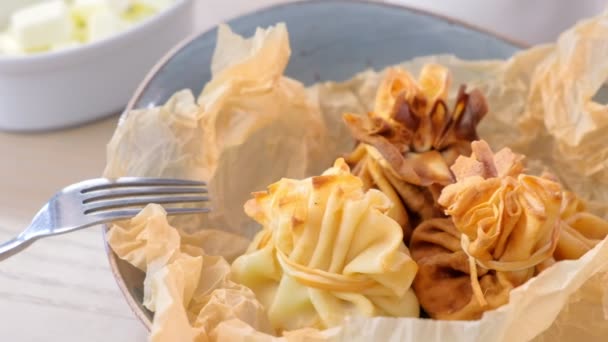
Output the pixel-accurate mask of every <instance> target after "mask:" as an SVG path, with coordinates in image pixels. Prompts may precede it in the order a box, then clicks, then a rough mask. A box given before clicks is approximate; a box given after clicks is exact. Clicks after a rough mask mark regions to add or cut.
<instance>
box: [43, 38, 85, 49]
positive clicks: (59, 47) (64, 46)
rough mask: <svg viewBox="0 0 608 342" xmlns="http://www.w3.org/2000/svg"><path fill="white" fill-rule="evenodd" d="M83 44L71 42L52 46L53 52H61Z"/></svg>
mask: <svg viewBox="0 0 608 342" xmlns="http://www.w3.org/2000/svg"><path fill="white" fill-rule="evenodd" d="M81 45H82V44H81V43H80V42H78V41H76V40H70V41H67V42H63V43H59V44H53V45H52V46H51V51H60V50H68V49H73V48H77V47H79V46H81Z"/></svg>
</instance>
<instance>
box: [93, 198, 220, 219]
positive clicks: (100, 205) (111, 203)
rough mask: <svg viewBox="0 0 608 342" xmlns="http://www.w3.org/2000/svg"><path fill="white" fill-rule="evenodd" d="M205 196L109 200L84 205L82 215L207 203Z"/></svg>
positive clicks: (207, 199)
mask: <svg viewBox="0 0 608 342" xmlns="http://www.w3.org/2000/svg"><path fill="white" fill-rule="evenodd" d="M207 201H209V198H208V197H206V196H155V197H149V196H147V197H132V198H121V199H110V200H103V201H98V202H95V203H93V204H88V205H84V214H85V215H88V214H91V213H94V212H97V211H102V210H109V209H117V208H124V207H132V206H142V205H146V204H149V203H158V204H174V203H197V202H207Z"/></svg>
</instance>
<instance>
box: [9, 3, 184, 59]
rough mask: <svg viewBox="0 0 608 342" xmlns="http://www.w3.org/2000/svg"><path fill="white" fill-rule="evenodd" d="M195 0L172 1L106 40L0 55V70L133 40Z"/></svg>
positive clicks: (70, 56) (77, 54)
mask: <svg viewBox="0 0 608 342" xmlns="http://www.w3.org/2000/svg"><path fill="white" fill-rule="evenodd" d="M194 1H195V0H174V2H173V3H172V4H171V5H170V6H169V7H168V8H166V9H163V10H161V11H160V12H158V13H156V14H154V15H152V16H150V17H148V18H145V19H144V20H143V21H141V22H138V23H136V24H135V25H132V26H131V27H129V28H127V29H126V30H124V31H122V32H119V33H117V34H114V35H110V36H108V37H106V38H103V39H100V40H98V41H94V42H90V43H84V44H82V45H79V46H76V47H73V48H67V49H60V50H57V51H48V52H43V53H36V54H26V55H3V54H0V68H1V67H22V66H24V65H31V64H32V63H35V64H38V63H42V64H44V63H54V62H57V61H65V59H69V58H77V57H79V56H80V55H82V54H87V53H89V52H91V51H95V50H99V49H104V48H108V47H112V46H114V45H115V44H120V43H124V42H126V41H129V40H130V39H132V38H135V37H136V36H137V35H138V34H139V33H141V32H144V31H146V30H147V29H148V28H150V27H151V26H153V25H154V24H155V23H156V22H158V21H162V20H163V19H165V18H167V17H171V16H172V15H173V14H175V13H176V12H177V11H179V9H181V8H182V7H184V6H186V5H188V4H189V3H192V2H194Z"/></svg>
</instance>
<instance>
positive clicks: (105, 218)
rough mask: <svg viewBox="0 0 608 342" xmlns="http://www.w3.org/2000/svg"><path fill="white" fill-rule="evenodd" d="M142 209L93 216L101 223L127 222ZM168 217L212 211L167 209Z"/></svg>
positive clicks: (204, 209)
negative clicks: (126, 220)
mask: <svg viewBox="0 0 608 342" xmlns="http://www.w3.org/2000/svg"><path fill="white" fill-rule="evenodd" d="M140 211H141V209H120V210H108V211H103V212H98V213H96V214H93V215H92V216H93V217H95V218H96V219H97V220H99V222H109V221H117V220H125V219H130V218H133V217H135V216H137V214H139V212H140ZM165 211H166V212H167V215H169V216H174V215H190V214H203V213H208V212H210V211H211V209H209V208H202V207H201V208H165Z"/></svg>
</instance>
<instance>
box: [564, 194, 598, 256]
mask: <svg viewBox="0 0 608 342" xmlns="http://www.w3.org/2000/svg"><path fill="white" fill-rule="evenodd" d="M561 219H562V221H563V223H564V224H562V226H561V232H560V235H559V240H558V242H557V247H556V248H555V252H554V253H553V257H554V258H555V260H564V259H578V258H580V257H581V256H583V254H585V253H587V251H589V250H590V249H591V248H593V247H594V246H595V245H597V244H598V243H599V242H600V241H602V240H603V239H604V238H605V237H606V236H607V235H608V222H607V221H606V220H604V219H602V218H601V217H598V216H596V215H593V214H592V213H590V212H588V211H587V210H586V207H585V203H584V202H583V201H582V200H581V199H580V198H579V197H578V196H576V195H575V194H574V193H572V192H564V200H563V203H562V213H561Z"/></svg>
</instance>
